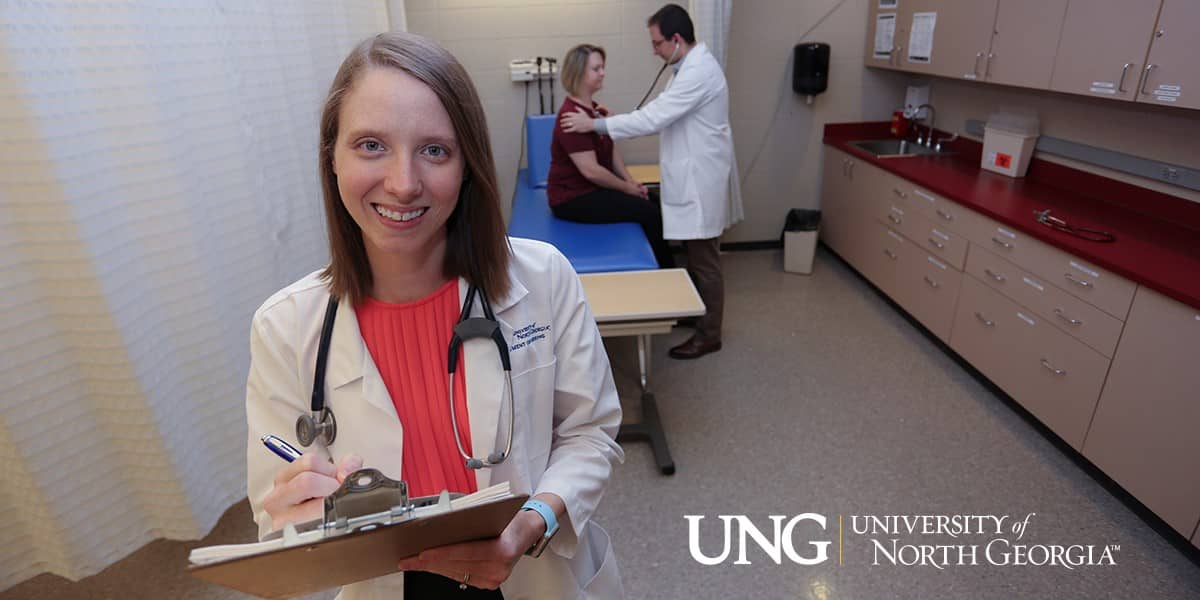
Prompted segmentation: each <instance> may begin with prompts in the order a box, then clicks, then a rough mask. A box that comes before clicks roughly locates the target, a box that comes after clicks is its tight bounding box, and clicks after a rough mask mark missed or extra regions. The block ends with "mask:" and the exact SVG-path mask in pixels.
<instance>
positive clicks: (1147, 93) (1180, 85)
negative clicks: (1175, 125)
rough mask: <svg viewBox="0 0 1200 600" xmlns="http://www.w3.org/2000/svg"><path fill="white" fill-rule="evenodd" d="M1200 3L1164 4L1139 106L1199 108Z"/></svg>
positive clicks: (1178, 1) (1167, 0)
mask: <svg viewBox="0 0 1200 600" xmlns="http://www.w3.org/2000/svg"><path fill="white" fill-rule="evenodd" d="M1198 39H1200V2H1197V1H1196V0H1165V1H1164V2H1163V5H1162V11H1161V12H1160V13H1159V16H1158V26H1157V27H1155V28H1154V37H1153V40H1152V41H1151V42H1150V57H1149V58H1148V59H1147V60H1146V68H1145V69H1144V70H1143V73H1144V74H1143V76H1142V82H1141V86H1139V88H1138V97H1137V101H1138V102H1149V103H1153V104H1162V105H1165V106H1179V107H1183V108H1200V66H1197V64H1196V57H1197V53H1198V51H1197V46H1196V40H1198Z"/></svg>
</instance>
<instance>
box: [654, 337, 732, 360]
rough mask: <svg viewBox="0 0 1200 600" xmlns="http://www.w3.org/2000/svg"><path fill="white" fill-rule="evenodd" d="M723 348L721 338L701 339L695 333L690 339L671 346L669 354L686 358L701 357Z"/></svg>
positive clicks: (678, 357)
mask: <svg viewBox="0 0 1200 600" xmlns="http://www.w3.org/2000/svg"><path fill="white" fill-rule="evenodd" d="M720 349H721V340H707V341H706V340H701V339H700V336H695V335H693V336H692V337H691V338H689V339H688V341H686V342H684V343H682V344H680V345H678V346H675V347H674V348H671V350H670V351H669V352H667V355H668V356H670V357H671V358H677V359H681V360H686V359H690V358H700V357H701V356H704V355H705V354H709V353H712V352H716V351H717V350H720Z"/></svg>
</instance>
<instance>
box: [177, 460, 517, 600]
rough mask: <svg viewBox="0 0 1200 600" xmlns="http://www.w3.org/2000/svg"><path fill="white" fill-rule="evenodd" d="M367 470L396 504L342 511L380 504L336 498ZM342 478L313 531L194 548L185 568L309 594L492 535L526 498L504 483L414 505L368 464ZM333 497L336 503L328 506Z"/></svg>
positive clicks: (265, 593) (260, 592) (272, 594)
mask: <svg viewBox="0 0 1200 600" xmlns="http://www.w3.org/2000/svg"><path fill="white" fill-rule="evenodd" d="M367 471H369V472H372V473H373V475H371V476H373V477H374V476H377V477H378V478H381V479H382V480H386V481H387V482H390V483H398V484H400V486H401V487H400V489H401V496H400V497H401V501H400V502H399V504H395V505H393V506H392V508H389V509H386V510H383V511H381V512H372V511H369V510H364V511H363V514H354V513H353V512H348V511H347V510H346V509H347V508H349V509H350V510H351V511H353V509H355V508H357V507H360V506H367V505H370V504H371V503H372V502H374V503H376V505H377V504H378V503H377V501H375V500H371V499H369V498H367V499H368V500H371V501H370V502H366V503H364V502H363V499H364V498H366V497H367V496H368V494H365V493H364V494H354V493H343V494H341V496H340V497H337V498H335V496H338V494H339V493H341V492H343V489H344V488H345V487H346V485H347V484H349V483H350V482H351V480H352V479H354V478H355V476H359V477H362V475H361V474H363V473H364V472H367ZM346 482H347V483H345V484H343V488H339V490H338V492H334V494H332V495H331V496H330V497H329V498H326V511H325V513H326V516H325V518H324V519H323V520H320V521H318V522H317V523H316V524H315V528H314V529H308V530H301V531H298V530H297V528H295V527H293V526H288V527H285V528H284V531H283V534H282V536H281V537H278V538H275V539H268V540H264V541H262V542H255V543H250V544H233V545H226V546H212V547H208V548H197V549H195V550H193V551H192V554H191V556H190V557H189V560H190V561H191V563H192V565H191V566H190V567H189V568H188V573H189V574H190V575H192V576H194V577H197V578H199V579H203V580H205V581H208V582H211V583H216V584H218V585H222V586H225V587H229V588H233V589H236V590H239V591H242V592H246V593H249V594H253V595H255V596H259V597H263V598H290V597H294V596H298V595H302V594H310V593H313V592H318V591H321V590H324V589H328V588H332V587H337V586H341V585H345V584H348V583H354V582H358V581H364V580H367V579H372V578H375V577H379V576H382V575H387V574H390V573H395V572H397V569H396V565H397V564H398V563H399V562H400V559H402V558H405V557H408V556H413V555H415V554H418V553H420V552H421V551H423V550H426V549H428V548H434V547H437V546H444V545H447V544H456V543H460V542H467V541H473V540H481V539H488V538H493V537H497V536H499V535H500V533H501V532H503V531H504V528H505V527H507V526H508V523H509V522H510V521H511V520H512V517H513V515H515V514H516V513H517V511H519V510H520V508H521V505H522V504H524V502H525V500H527V499H528V496H527V495H524V494H521V495H516V496H514V495H512V493H511V492H510V490H509V488H508V483H507V482H504V483H500V484H498V485H495V486H492V487H489V488H485V489H483V490H480V491H478V492H476V493H474V494H469V495H467V496H463V497H461V498H457V499H450V498H449V495H448V494H446V493H444V492H443V495H442V496H441V497H436V498H437V500H436V501H433V502H428V503H423V504H424V505H423V506H415V503H410V502H409V501H408V498H407V494H406V493H405V492H406V487H405V486H404V484H403V482H395V481H394V480H391V479H388V478H386V477H385V476H383V475H382V474H381V473H379V472H378V471H375V470H374V469H363V470H360V471H357V472H356V473H354V474H351V475H350V476H349V477H347V478H346ZM331 498H334V500H332V501H331ZM337 500H342V502H341V503H340V506H334V507H333V508H334V510H333V511H332V512H331V505H332V504H338V502H337ZM387 502H388V503H391V502H394V500H392V499H389V500H387ZM372 508H374V507H372ZM301 529H303V527H302V528H301Z"/></svg>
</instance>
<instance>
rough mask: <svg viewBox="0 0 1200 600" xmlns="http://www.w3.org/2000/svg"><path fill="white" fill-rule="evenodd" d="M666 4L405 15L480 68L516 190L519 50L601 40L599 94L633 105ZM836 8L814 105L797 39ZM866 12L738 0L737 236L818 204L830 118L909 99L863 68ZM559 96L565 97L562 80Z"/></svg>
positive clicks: (557, 51)
mask: <svg viewBox="0 0 1200 600" xmlns="http://www.w3.org/2000/svg"><path fill="white" fill-rule="evenodd" d="M664 3H665V2H664V1H663V0H626V1H618V0H591V1H584V0H575V1H572V2H549V1H548V0H407V1H406V2H405V8H406V14H405V18H406V21H407V23H408V29H409V31H412V32H415V33H421V34H424V35H428V36H430V37H433V38H434V39H436V40H438V41H439V42H441V43H442V44H443V45H445V46H446V47H447V48H448V49H449V50H450V51H451V52H453V53H454V55H455V56H457V57H458V58H459V60H461V61H462V62H463V65H464V66H465V67H466V68H467V70H468V71H469V72H470V73H471V77H472V78H473V79H474V80H475V84H476V86H477V87H478V88H479V92H480V95H481V96H482V97H483V100H484V104H485V106H486V108H487V114H488V124H489V126H490V127H491V130H492V142H493V147H494V148H495V151H496V158H497V166H498V169H499V174H500V181H501V185H502V189H504V190H506V192H507V193H511V190H512V185H513V181H514V178H515V173H516V170H517V160H518V156H519V152H520V148H521V138H520V132H521V116H522V114H523V112H522V111H523V106H524V87H523V85H521V84H516V83H512V82H511V81H509V76H508V61H510V60H512V59H514V58H520V57H527V56H536V55H539V54H540V55H544V56H555V57H559V58H560V60H561V57H562V55H563V54H564V53H565V52H566V50H567V49H568V48H570V47H571V46H573V45H575V44H578V43H582V42H592V43H597V44H600V45H602V46H604V47H605V48H606V49H607V50H608V56H609V60H608V72H607V74H606V79H605V89H604V90H603V91H602V92H601V93H600V95H599V97H598V98H599V100H600V101H601V102H603V103H605V104H607V105H609V106H610V107H612V108H613V109H615V110H616V111H619V112H624V111H628V110H631V109H632V108H633V107H634V105H635V104H636V103H637V101H638V100H639V99H640V98H641V96H642V95H643V94H644V93H645V92H646V87H647V86H649V85H650V82H651V81H652V80H653V79H654V75H655V73H657V72H658V68H659V66H661V64H662V63H661V62H659V61H658V60H657V59H655V58H654V57H653V56H651V54H650V41H649V37H648V36H647V34H646V27H645V23H646V18H647V17H648V16H650V15H651V14H652V13H653V12H654V11H655V10H657V9H658V8H659V7H661V6H662V5H663V4H664ZM684 4H686V3H684ZM834 7H837V8H836V10H834V11H833V12H832V14H830V16H829V17H828V18H827V19H826V20H825V21H824V22H823V23H822V24H821V25H820V26H819V27H817V28H816V29H815V30H814V31H813V32H812V33H810V34H809V35H808V36H807V37H806V38H805V40H806V41H822V42H826V43H829V44H830V45H831V46H832V55H833V59H832V65H831V70H832V73H833V74H832V76H831V78H830V88H829V91H828V92H826V93H825V94H822V95H820V96H818V97H817V98H816V101H815V103H814V104H813V105H812V106H808V105H806V104H804V101H803V99H802V98H798V97H797V96H796V95H795V94H794V93H793V92H792V91H791V68H792V58H791V56H792V46H793V45H795V44H796V43H798V42H800V41H801V40H800V37H799V36H800V34H802V33H804V32H805V31H807V30H808V29H809V28H811V27H812V26H813V25H814V24H816V22H817V20H818V19H820V18H821V17H822V16H823V15H825V14H827V13H829V12H830V10H831V9H833V8H834ZM866 11H867V0H821V1H814V0H808V1H804V2H797V1H795V0H752V1H740V2H735V3H734V4H733V16H732V24H731V27H730V29H731V32H730V40H729V51H728V61H729V64H728V66H727V69H726V71H727V77H728V80H729V84H730V89H731V98H730V100H731V111H732V114H731V115H730V117H731V120H732V125H733V134H734V141H735V143H736V147H737V153H738V162H739V172H740V173H742V174H743V178H742V179H743V187H742V189H743V193H744V196H745V198H744V199H745V204H746V220H745V221H744V222H743V223H741V224H739V225H737V226H736V227H734V228H733V229H732V230H730V231H729V232H728V233H727V234H726V236H725V240H726V241H759V240H772V239H778V237H779V230H780V228H781V227H782V226H783V219H784V215H785V214H786V212H787V209H789V208H793V207H800V208H806V207H807V208H815V207H817V206H818V204H819V200H818V190H819V189H820V181H819V179H820V156H821V153H820V148H821V128H822V127H823V125H824V124H825V123H826V122H837V121H862V120H880V119H884V118H886V117H887V116H888V115H889V114H890V112H891V110H893V109H894V108H896V107H898V106H899V105H900V103H901V101H902V99H903V89H904V82H905V81H906V80H907V76H903V75H898V74H894V73H887V72H876V71H868V70H866V69H864V68H863V67H862V61H863V57H862V52H863V48H864V45H865V41H864V39H865V38H864V36H865V35H866V28H865V23H866V20H867V12H866ZM663 80H664V81H665V80H666V76H665V75H664V76H663ZM659 85H660V87H661V85H662V84H661V83H660V84H659ZM530 99H531V104H532V106H533V110H532V112H537V94H536V92H535V93H532V94H531V96H530ZM556 99H557V101H558V102H561V101H562V89H561V88H559V89H558V90H557V92H556ZM618 147H619V148H620V149H621V151H622V153H623V154H624V156H625V159H626V160H627V161H628V162H631V163H639V162H641V163H653V162H657V161H658V142H657V138H656V137H650V138H643V139H640V140H627V141H623V142H620V143H619V144H618ZM756 155H757V157H758V158H757V160H754V159H755V156H756ZM752 160H754V164H753V169H751V170H749V172H747V169H748V168H749V167H750V166H751V164H750V163H751V161H752Z"/></svg>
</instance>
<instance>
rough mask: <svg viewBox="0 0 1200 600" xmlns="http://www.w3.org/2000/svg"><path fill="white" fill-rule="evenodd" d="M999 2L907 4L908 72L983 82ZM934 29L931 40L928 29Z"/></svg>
mask: <svg viewBox="0 0 1200 600" xmlns="http://www.w3.org/2000/svg"><path fill="white" fill-rule="evenodd" d="M996 3H997V0H907V2H906V4H907V5H908V6H906V7H905V9H904V15H903V16H905V17H906V22H905V23H904V28H905V29H907V33H906V34H905V39H904V42H903V44H904V50H903V51H902V53H901V58H900V64H901V68H902V69H903V70H905V71H912V72H915V73H928V74H930V75H943V76H946V77H957V78H962V77H968V78H975V79H983V73H984V61H985V59H986V57H987V54H988V50H989V48H990V45H991V39H992V27H993V26H994V25H995V23H996ZM931 27H932V36H930V35H928V34H929V29H930V28H931Z"/></svg>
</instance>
